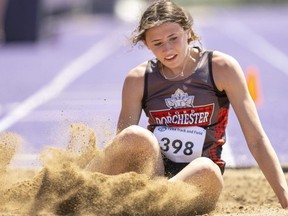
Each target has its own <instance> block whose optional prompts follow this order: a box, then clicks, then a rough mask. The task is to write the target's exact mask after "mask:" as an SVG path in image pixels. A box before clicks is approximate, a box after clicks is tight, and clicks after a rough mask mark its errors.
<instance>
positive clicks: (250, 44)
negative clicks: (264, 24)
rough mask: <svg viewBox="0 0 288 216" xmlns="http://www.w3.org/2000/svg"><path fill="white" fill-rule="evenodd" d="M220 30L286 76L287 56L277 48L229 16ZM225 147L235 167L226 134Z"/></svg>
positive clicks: (287, 73)
mask: <svg viewBox="0 0 288 216" xmlns="http://www.w3.org/2000/svg"><path fill="white" fill-rule="evenodd" d="M221 30H222V32H224V33H225V35H227V36H228V37H229V38H230V39H231V40H233V41H235V42H236V43H238V44H240V45H241V46H243V47H246V48H247V49H248V50H249V51H251V52H252V53H254V54H255V55H256V56H258V57H259V58H261V59H263V60H264V61H266V62H268V63H269V64H270V65H272V66H273V67H275V68H276V69H278V70H279V71H281V72H283V73H284V74H286V75H288V70H285V68H286V65H287V62H288V56H287V55H286V54H285V53H284V52H282V51H281V50H279V49H278V48H277V47H275V46H274V45H272V44H271V43H269V42H268V41H267V40H266V39H265V38H264V37H262V36H261V35H259V34H257V33H255V32H254V31H252V30H251V29H250V28H248V27H247V26H246V25H245V24H243V23H242V22H240V21H239V20H237V19H235V18H233V17H232V16H231V17H230V19H229V21H228V22H227V24H226V25H225V28H224V29H221ZM271 56H273V58H271ZM225 147H226V149H225V151H226V153H225V157H227V158H228V159H227V161H228V160H229V161H230V162H229V164H232V166H234V167H236V161H235V157H234V156H233V151H232V148H231V145H230V144H229V141H228V134H227V142H226V144H225ZM223 151H224V150H223ZM223 157H224V156H223ZM227 164H228V163H227Z"/></svg>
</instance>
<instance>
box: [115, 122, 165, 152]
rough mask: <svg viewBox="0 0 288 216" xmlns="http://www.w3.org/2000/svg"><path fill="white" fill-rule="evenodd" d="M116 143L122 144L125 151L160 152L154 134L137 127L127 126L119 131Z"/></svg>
mask: <svg viewBox="0 0 288 216" xmlns="http://www.w3.org/2000/svg"><path fill="white" fill-rule="evenodd" d="M118 143H122V144H123V145H124V146H125V148H127V150H129V149H133V150H135V149H138V150H149V149H150V150H152V151H159V150H160V148H159V145H158V141H157V139H156V137H155V136H154V134H153V133H151V132H150V131H149V130H147V129H145V128H142V127H140V126H138V125H132V126H129V127H127V128H125V129H124V130H123V131H121V133H120V134H119V136H118ZM158 149H159V150H158Z"/></svg>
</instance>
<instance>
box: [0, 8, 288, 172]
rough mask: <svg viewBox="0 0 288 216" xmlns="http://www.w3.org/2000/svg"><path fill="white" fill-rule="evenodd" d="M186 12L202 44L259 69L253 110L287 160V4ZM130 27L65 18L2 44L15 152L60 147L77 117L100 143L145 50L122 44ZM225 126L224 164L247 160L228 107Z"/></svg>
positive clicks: (8, 126) (2, 115)
mask: <svg viewBox="0 0 288 216" xmlns="http://www.w3.org/2000/svg"><path fill="white" fill-rule="evenodd" d="M191 11H192V13H193V14H194V19H195V28H196V30H197V31H198V33H199V34H200V35H201V37H202V38H203V40H202V43H203V46H204V47H205V48H207V49H214V50H219V51H222V52H225V53H228V54H230V55H232V56H234V57H235V58H236V59H237V60H238V61H239V62H240V64H241V66H242V68H243V70H244V72H245V73H246V72H247V70H248V68H249V67H251V66H253V67H255V68H256V69H257V71H258V72H259V82H260V85H261V94H262V102H261V104H260V105H258V107H257V108H258V111H259V115H260V118H261V120H262V124H263V126H264V129H265V130H266V132H267V134H268V136H269V137H270V140H271V142H272V143H273V145H274V147H275V149H276V152H277V154H278V156H279V158H280V161H281V163H282V164H287V162H288V144H287V143H288V138H287V123H286V121H287V120H288V119H287V116H288V115H287V114H288V102H287V101H286V99H287V92H288V67H287V65H288V44H287V38H288V31H287V29H288V19H287V13H288V6H287V7H284V6H265V7H264V6H250V7H237V8H232V7H231V8H229V7H221V8H220V7H219V8H202V9H199V8H197V9H195V8H194V9H193V8H192V9H191ZM135 26H136V24H135V23H125V22H121V21H119V20H117V19H115V18H113V17H103V16H102V17H100V16H95V17H93V18H91V17H90V18H87V17H86V18H81V19H78V20H76V21H75V20H72V19H71V20H68V21H67V20H66V21H65V22H59V23H57V31H55V30H54V34H53V35H51V36H50V37H47V38H43V39H41V40H40V41H39V42H38V43H36V44H13V45H9V46H4V45H2V46H1V47H0V74H1V79H0V98H1V99H0V131H12V132H16V133H18V134H20V135H21V136H22V137H23V138H24V139H25V144H24V147H23V153H24V154H29V155H30V154H32V155H33V154H36V153H39V152H40V151H41V150H42V149H43V148H44V147H45V146H47V145H53V146H65V144H66V143H67V140H68V137H69V134H68V128H69V125H70V124H71V123H77V122H83V123H86V124H88V125H89V126H90V127H92V128H93V129H95V131H96V133H97V136H98V145H99V146H103V145H104V144H105V142H106V141H107V140H108V139H110V138H111V137H112V136H113V134H114V131H115V124H116V122H117V117H118V114H119V110H120V103H121V101H120V99H121V90H122V83H123V80H124V77H125V75H126V73H127V72H128V71H129V70H130V69H131V68H132V67H134V66H136V65H137V64H139V63H141V62H143V61H144V60H146V59H147V58H150V57H151V56H152V55H151V53H149V52H148V51H147V50H146V49H145V48H143V49H140V48H137V47H136V48H134V49H132V48H131V47H129V46H127V45H126V44H125V43H126V36H129V34H130V32H131V31H132V30H133V29H134V27H135ZM55 33H56V34H55ZM143 117H144V116H143ZM141 125H143V126H145V125H146V120H145V118H142V120H141ZM228 128H229V129H228V143H227V144H226V148H224V149H225V151H224V156H223V157H224V159H226V160H227V164H228V166H229V165H230V166H236V167H243V166H250V165H254V164H255V162H254V160H253V158H252V157H251V155H250V153H249V151H248V149H247V146H246V143H245V140H244V137H243V135H242V132H241V129H240V126H239V124H238V123H237V119H236V117H235V114H234V112H233V109H231V113H230V121H229V125H228ZM28 158H29V157H28ZM25 159H27V158H25Z"/></svg>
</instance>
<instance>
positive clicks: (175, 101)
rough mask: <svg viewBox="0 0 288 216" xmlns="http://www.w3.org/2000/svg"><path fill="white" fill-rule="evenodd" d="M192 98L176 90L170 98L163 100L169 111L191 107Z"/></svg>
mask: <svg viewBox="0 0 288 216" xmlns="http://www.w3.org/2000/svg"><path fill="white" fill-rule="evenodd" d="M194 97H195V96H188V94H187V93H185V92H184V91H182V90H181V89H177V90H176V91H175V93H174V94H172V96H171V98H166V99H165V103H166V105H167V107H169V108H170V109H172V108H173V109H179V108H186V107H193V101H194Z"/></svg>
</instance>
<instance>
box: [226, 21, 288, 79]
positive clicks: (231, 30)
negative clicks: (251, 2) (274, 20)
mask: <svg viewBox="0 0 288 216" xmlns="http://www.w3.org/2000/svg"><path fill="white" fill-rule="evenodd" d="M222 31H223V32H224V33H225V34H226V35H228V36H229V37H230V39H232V40H233V41H235V42H237V43H239V44H240V45H241V46H243V47H246V48H247V49H248V50H250V51H251V52H252V53H254V54H256V55H257V56H258V57H259V58H262V59H263V60H265V61H266V62H268V63H269V64H270V65H272V66H273V67H275V68H277V69H278V70H279V71H281V72H283V73H284V74H286V75H288V70H285V69H286V68H287V62H288V56H287V55H286V54H285V53H284V52H282V51H281V50H280V49H278V48H277V47H275V46H274V45H273V44H271V43H270V42H269V41H267V40H266V39H265V38H264V37H262V36H261V35H259V34H257V33H255V32H254V31H253V30H251V29H250V28H248V27H247V26H246V25H244V24H243V23H242V22H240V21H239V20H236V19H234V18H233V17H231V18H230V19H229V21H228V22H227V25H225V28H224V29H222ZM271 56H273V58H272V57H271Z"/></svg>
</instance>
